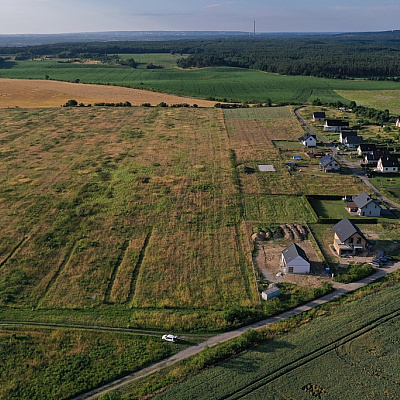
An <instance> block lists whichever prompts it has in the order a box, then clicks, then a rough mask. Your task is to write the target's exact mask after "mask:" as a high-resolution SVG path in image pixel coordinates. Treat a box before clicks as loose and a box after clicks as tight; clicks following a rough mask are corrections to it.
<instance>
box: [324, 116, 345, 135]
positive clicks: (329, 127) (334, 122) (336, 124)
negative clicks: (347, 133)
mask: <svg viewBox="0 0 400 400" xmlns="http://www.w3.org/2000/svg"><path fill="white" fill-rule="evenodd" d="M348 127H349V122H348V121H342V120H340V119H327V120H326V121H325V125H324V131H333V132H336V131H341V130H343V129H346V128H348Z"/></svg>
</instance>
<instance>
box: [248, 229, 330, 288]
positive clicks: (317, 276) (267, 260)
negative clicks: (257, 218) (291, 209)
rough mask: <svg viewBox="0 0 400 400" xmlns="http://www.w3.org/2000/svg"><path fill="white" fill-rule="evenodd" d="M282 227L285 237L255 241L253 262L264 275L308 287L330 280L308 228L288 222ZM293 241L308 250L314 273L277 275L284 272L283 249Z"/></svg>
mask: <svg viewBox="0 0 400 400" xmlns="http://www.w3.org/2000/svg"><path fill="white" fill-rule="evenodd" d="M281 228H282V229H283V231H284V233H285V238H284V239H279V240H270V241H267V240H264V241H261V240H256V241H254V246H255V248H256V251H255V253H254V256H253V262H254V263H255V265H256V266H257V267H258V269H259V270H260V272H261V274H262V276H263V277H264V278H265V279H267V280H268V281H270V282H290V283H294V284H297V285H300V286H308V287H318V286H320V285H321V282H322V281H328V280H330V277H329V276H328V275H326V273H325V269H324V266H323V264H322V262H321V260H320V259H319V257H318V255H317V253H316V251H315V249H314V247H313V246H312V244H311V242H310V241H309V240H307V231H306V229H305V228H304V227H302V226H301V225H297V224H286V225H282V226H281ZM293 242H294V243H297V244H298V245H299V246H300V247H301V248H302V249H303V250H304V251H305V252H306V254H307V256H308V258H309V260H310V262H311V271H312V274H310V275H300V274H286V275H284V276H276V275H277V274H278V273H279V272H283V271H282V268H281V267H280V261H281V257H282V251H283V250H284V249H285V248H286V247H287V246H289V245H290V244H291V243H293Z"/></svg>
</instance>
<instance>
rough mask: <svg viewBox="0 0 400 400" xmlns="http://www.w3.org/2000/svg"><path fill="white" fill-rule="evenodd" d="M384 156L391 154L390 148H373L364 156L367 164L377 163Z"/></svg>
mask: <svg viewBox="0 0 400 400" xmlns="http://www.w3.org/2000/svg"><path fill="white" fill-rule="evenodd" d="M383 156H385V157H387V156H390V151H389V150H381V149H377V150H373V151H371V152H370V153H367V154H366V155H365V156H364V162H365V163H366V164H375V165H377V164H378V161H379V159H380V158H381V157H383Z"/></svg>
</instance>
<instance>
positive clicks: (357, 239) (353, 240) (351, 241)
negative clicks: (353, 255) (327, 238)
mask: <svg viewBox="0 0 400 400" xmlns="http://www.w3.org/2000/svg"><path fill="white" fill-rule="evenodd" d="M334 239H338V241H339V242H340V239H339V237H338V235H337V234H336V233H335V236H334ZM343 244H361V245H362V246H363V248H364V249H365V248H366V247H367V241H366V240H365V239H364V238H363V237H362V236H361V235H360V234H358V233H355V234H354V235H352V236H351V237H350V238H348V239H347V240H346V241H344V242H343ZM333 247H334V248H335V250H336V252H337V253H338V254H340V250H339V246H338V243H337V242H336V240H334V241H333Z"/></svg>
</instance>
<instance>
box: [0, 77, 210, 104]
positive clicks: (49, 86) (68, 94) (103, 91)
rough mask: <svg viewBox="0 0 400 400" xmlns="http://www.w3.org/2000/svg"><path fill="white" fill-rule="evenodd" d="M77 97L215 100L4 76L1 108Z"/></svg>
mask: <svg viewBox="0 0 400 400" xmlns="http://www.w3.org/2000/svg"><path fill="white" fill-rule="evenodd" d="M70 99H75V100H76V101H78V103H84V104H85V105H88V104H92V105H93V104H94V103H119V102H122V103H124V102H125V101H129V102H130V103H131V104H132V105H136V106H139V105H141V104H143V103H150V104H152V105H157V104H159V103H161V102H165V103H167V104H169V105H171V104H179V103H188V104H190V105H193V104H197V105H199V106H200V107H213V105H214V102H211V101H206V100H201V99H196V100H194V99H190V98H186V97H179V96H173V95H170V94H163V93H156V92H150V91H148V90H140V89H131V88H124V87H116V86H106V85H84V84H81V83H69V82H57V81H48V80H35V79H33V80H29V79H1V80H0V108H10V107H21V108H41V107H59V106H61V105H63V104H65V103H66V102H67V101H68V100H70Z"/></svg>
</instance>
